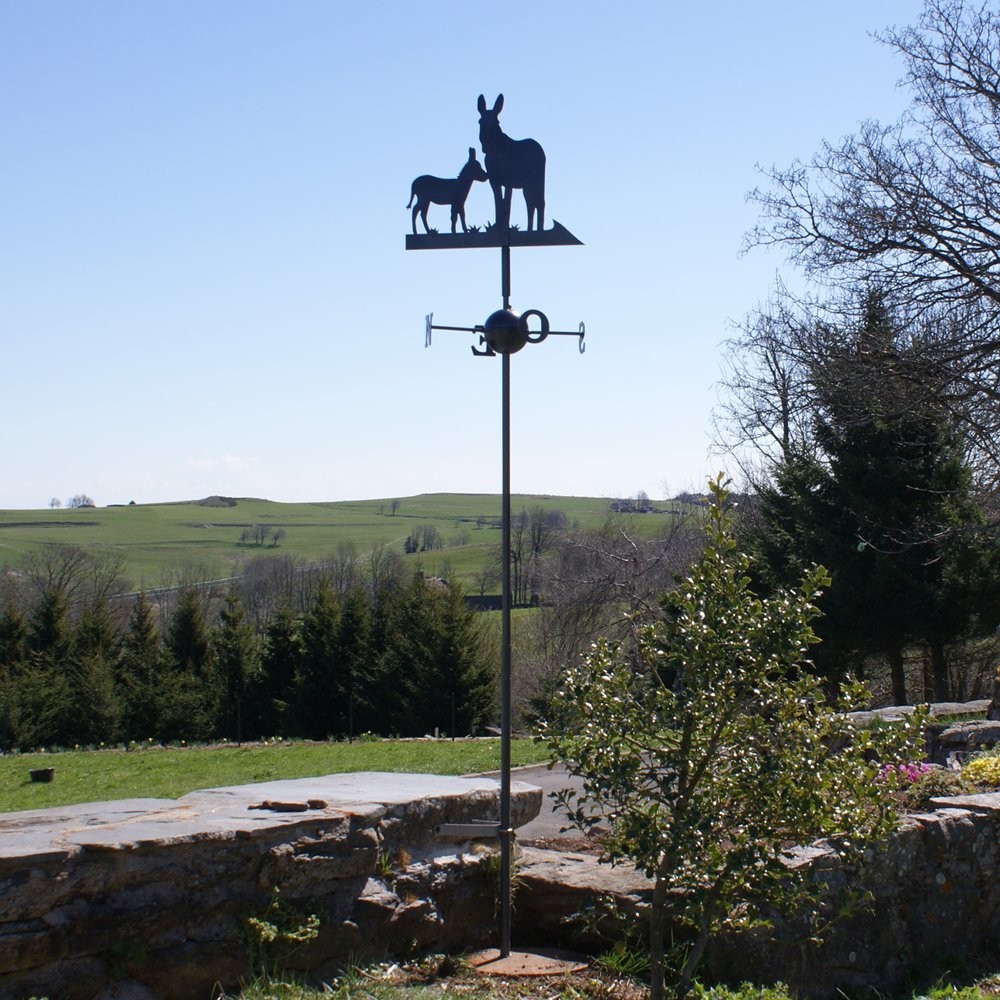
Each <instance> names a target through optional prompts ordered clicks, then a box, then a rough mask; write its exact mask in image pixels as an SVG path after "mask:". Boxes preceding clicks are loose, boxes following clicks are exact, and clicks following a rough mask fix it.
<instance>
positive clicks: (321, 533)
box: [0, 493, 660, 588]
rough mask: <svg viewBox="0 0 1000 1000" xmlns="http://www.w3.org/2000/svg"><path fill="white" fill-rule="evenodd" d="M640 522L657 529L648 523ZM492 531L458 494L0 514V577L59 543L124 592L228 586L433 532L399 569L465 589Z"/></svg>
mask: <svg viewBox="0 0 1000 1000" xmlns="http://www.w3.org/2000/svg"><path fill="white" fill-rule="evenodd" d="M535 507H542V508H544V509H545V510H558V511H562V512H563V513H564V514H565V515H566V519H567V523H568V524H569V525H577V526H579V527H582V528H597V527H599V526H600V525H601V524H603V523H604V521H605V520H606V519H607V517H608V500H607V499H605V498H598V497H556V496H542V495H527V494H525V495H516V496H513V497H512V498H511V510H512V512H513V513H514V514H515V515H517V513H519V512H520V511H521V510H530V509H532V508H535ZM650 519H651V520H653V521H656V522H660V518H659V517H656V516H655V515H653V516H652V517H651V518H650ZM644 520H645V519H644ZM499 522H500V497H499V496H498V495H495V494H492V495H491V494H463V493H457V494H446V493H433V494H421V495H419V496H414V497H401V498H396V499H383V500H359V501H341V502H333V503H275V502H273V501H269V500H259V499H252V498H237V499H232V498H219V497H212V498H207V499H205V500H201V501H192V502H182V503H159V504H136V505H128V506H113V507H86V508H80V509H60V510H29V511H15V510H0V567H2V566H5V565H7V566H12V565H16V563H17V562H18V560H19V559H20V558H21V556H22V555H23V553H25V552H26V551H27V550H29V549H31V548H32V547H33V546H37V545H40V544H46V543H58V542H63V543H68V544H71V545H76V546H79V547H81V548H86V549H88V550H106V551H112V552H115V553H120V554H121V556H122V557H123V558H124V560H125V567H126V572H127V573H128V574H129V576H130V578H131V581H132V584H133V585H134V586H135V587H136V588H138V587H149V588H152V587H157V586H160V585H164V584H167V583H170V582H173V581H174V580H175V579H176V576H177V574H178V573H179V572H184V573H186V574H188V575H189V576H191V577H192V578H198V579H224V578H227V577H230V576H235V575H238V574H239V573H240V572H241V567H242V566H243V565H244V564H245V563H246V561H247V560H248V559H252V558H255V557H258V556H266V555H291V556H296V557H299V558H302V559H305V560H309V561H321V560H323V559H324V557H327V556H332V555H334V554H335V553H336V552H337V550H338V549H342V548H343V547H344V546H349V545H353V546H354V547H356V549H357V550H358V551H359V552H366V551H369V550H371V549H372V548H375V547H376V546H379V545H385V546H388V547H390V548H391V549H393V550H394V551H396V552H399V553H400V554H402V553H403V546H404V543H405V541H406V538H407V537H408V535H410V533H411V532H413V531H414V530H419V529H420V528H421V527H423V526H433V527H434V528H436V529H437V532H438V534H439V537H440V540H441V542H442V544H443V547H442V548H436V549H432V550H429V551H424V552H420V553H416V554H413V555H407V556H406V557H405V558H406V560H407V562H410V563H412V564H413V565H419V566H420V567H421V568H422V569H423V570H424V572H426V573H428V574H429V575H447V574H452V575H454V576H455V577H456V578H458V579H460V580H462V581H463V583H465V584H466V586H467V587H469V588H471V584H472V581H473V578H474V576H475V574H476V573H477V571H478V570H479V569H480V568H481V567H482V566H483V565H485V564H486V563H487V562H488V561H489V560H490V558H491V556H492V554H493V552H494V550H495V548H496V546H497V545H498V543H499V540H500V532H499V530H498V529H499ZM257 525H260V526H261V527H262V528H263V529H264V532H266V538H265V540H264V541H263V543H262V544H255V543H254V542H253V541H251V540H246V539H244V540H241V539H243V536H244V535H245V534H247V533H252V531H253V529H254V527H255V526H257ZM276 530H277V531H278V532H279V536H280V537H279V538H278V540H277V543H275V539H274V532H275V531H276Z"/></svg>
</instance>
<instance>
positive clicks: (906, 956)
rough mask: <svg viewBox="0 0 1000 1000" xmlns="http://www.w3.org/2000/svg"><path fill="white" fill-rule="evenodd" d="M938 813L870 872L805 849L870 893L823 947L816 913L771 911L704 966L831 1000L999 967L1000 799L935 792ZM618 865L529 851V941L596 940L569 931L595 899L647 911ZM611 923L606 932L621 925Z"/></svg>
mask: <svg viewBox="0 0 1000 1000" xmlns="http://www.w3.org/2000/svg"><path fill="white" fill-rule="evenodd" d="M933 804H934V806H935V808H934V809H933V811H930V812H927V813H921V814H915V815H909V816H906V817H904V818H903V820H902V822H901V824H900V827H899V830H898V832H897V833H896V835H895V836H894V837H893V838H892V839H891V840H890V841H889V842H888V843H887V844H886V845H885V848H884V849H883V850H879V851H876V852H872V854H871V855H870V856H869V857H868V859H867V861H866V865H865V870H864V871H863V872H860V873H859V872H845V871H844V870H842V868H841V866H840V864H839V860H838V857H837V855H836V853H835V852H834V851H833V850H831V849H830V848H829V847H828V846H825V845H824V844H822V843H817V844H814V845H812V846H810V847H807V848H802V849H800V850H798V851H797V852H796V853H795V855H794V860H793V862H792V863H793V864H796V865H809V866H812V867H813V869H814V870H815V871H816V872H817V877H821V878H823V879H824V880H826V881H829V883H830V885H831V887H832V889H833V892H832V893H831V895H830V897H829V900H830V906H829V908H828V910H827V912H826V916H831V915H833V914H834V913H835V912H836V911H835V907H836V905H837V904H836V900H837V898H838V897H837V896H836V895H835V893H837V892H839V891H841V890H844V889H850V890H853V891H855V892H861V893H868V894H870V896H871V906H870V907H869V908H867V909H861V910H859V911H858V912H857V913H856V914H855V915H854V916H852V917H850V918H849V919H842V920H840V921H838V923H836V924H835V925H834V930H833V931H832V932H830V933H829V935H828V936H827V937H826V938H825V941H824V943H823V944H821V945H817V944H814V943H811V941H810V938H811V936H812V933H813V929H812V926H811V925H810V922H809V920H807V919H804V918H803V919H799V920H783V919H781V918H780V917H778V916H777V915H774V916H773V926H772V927H771V928H770V929H766V930H759V931H755V932H753V933H742V934H734V935H732V936H727V937H720V938H718V939H716V940H715V941H713V943H712V945H711V946H710V948H709V952H708V954H707V955H706V959H705V964H704V966H703V969H702V973H703V974H704V976H705V977H707V978H709V979H713V978H714V979H718V980H721V981H723V982H728V983H730V984H732V985H738V984H739V983H741V982H744V981H747V980H749V981H755V982H759V983H773V982H775V981H784V982H785V983H786V984H788V985H789V986H790V987H791V988H792V989H793V991H794V992H795V994H796V995H798V996H801V997H806V998H814V1000H832V998H835V997H842V996H843V995H845V994H846V995H848V996H850V995H860V994H862V993H869V992H870V991H871V990H872V989H874V990H877V991H879V992H880V993H882V994H890V995H891V994H894V993H897V992H899V991H906V990H909V989H911V988H912V986H913V985H914V983H917V984H921V985H926V984H928V983H930V982H933V981H934V980H936V979H937V978H938V977H939V976H941V975H942V974H944V973H947V972H949V971H952V972H961V971H968V970H970V969H973V968H977V967H985V968H986V969H988V970H989V971H996V970H997V969H998V968H1000V880H998V879H997V872H998V871H1000V794H991V795H970V796H963V797H956V798H947V799H937V800H935V801H934V803H933ZM613 871H614V870H613V869H611V870H609V869H608V866H604V865H599V864H598V863H597V859H596V858H594V857H592V856H587V855H553V854H551V852H545V851H525V852H524V858H523V862H522V867H521V872H520V877H521V881H522V884H523V888H522V890H521V893H520V894H519V896H518V901H517V917H518V929H519V933H520V935H521V937H522V938H525V939H527V940H539V939H546V940H549V941H551V942H553V943H555V942H558V943H561V944H563V945H575V946H576V947H595V946H597V945H598V944H599V940H598V939H597V938H596V937H595V936H594V935H593V934H590V935H589V936H581V935H580V934H579V933H573V931H572V930H571V929H570V928H571V927H572V926H573V921H572V916H573V914H574V912H577V911H580V910H582V909H583V908H584V907H587V906H588V905H593V903H594V901H595V899H596V898H597V896H598V895H599V894H601V895H603V896H605V897H611V898H615V899H616V901H617V903H618V905H619V907H620V909H621V911H622V912H623V913H625V914H633V915H634V914H642V913H643V912H644V911H645V909H646V908H647V907H648V905H649V899H650V896H651V884H650V883H649V882H648V881H647V880H645V879H643V878H642V877H641V876H638V875H637V874H636V873H635V872H634V871H623V872H622V874H621V876H620V878H619V879H618V880H617V881H616V879H615V878H614V876H613V874H612V873H613ZM621 926H622V925H621V924H616V923H615V922H614V921H611V920H607V921H605V922H604V924H603V926H602V927H601V931H602V933H603V934H604V935H606V936H613V935H614V934H615V933H620V932H621Z"/></svg>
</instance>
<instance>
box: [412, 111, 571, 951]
mask: <svg viewBox="0 0 1000 1000" xmlns="http://www.w3.org/2000/svg"><path fill="white" fill-rule="evenodd" d="M502 108H503V95H502V94H501V95H500V96H499V97H498V98H497V100H496V103H495V104H494V106H493V108H492V110H491V109H489V108H487V106H486V101H485V99H484V98H483V97H482V96H480V98H479V114H480V118H479V141H480V144H481V146H482V151H483V153H484V154H485V160H484V162H485V172H486V180H488V181H489V184H490V187H491V188H492V189H493V196H494V203H495V208H496V218H495V222H494V223H493V224H492V225H487V226H486V228H485V230H480V229H479V228H478V227H476V226H474V227H472V229H471V230H468V229H466V224H465V199H466V197H467V196H468V193H469V189H470V188H471V186H472V183H474V181H475V180H482V179H483V178H482V177H481V176H480V175H479V172H478V170H476V167H477V166H478V165H477V162H476V159H475V150H474V148H473V149H470V150H469V159H468V161H467V162H466V164H465V165H464V166H463V170H462V171H461V172H460V174H459V177H458V178H456V179H455V180H454V181H452V180H442V179H441V178H437V177H431V176H429V175H422V176H421V177H418V178H417V179H416V180H414V182H413V187H412V190H411V197H410V202H411V204H412V203H413V201H414V199H416V206H415V207H414V208H413V217H412V223H413V233H412V235H409V236H407V237H406V249H407V250H445V249H473V248H483V247H499V249H500V291H501V298H502V302H503V305H502V307H501V308H500V309H498V310H496V311H495V312H493V313H491V314H490V315H489V316H488V317H487V318H486V320H485V322H483V323H482V324H477V325H476V326H443V325H440V324H435V323H434V314H433V313H430V314H428V316H427V318H426V326H425V333H424V346H425V347H430V346H431V336H432V332H433V331H434V330H447V331H455V332H461V333H471V334H474V335H478V338H479V339H478V345H479V346H476V345H475V344H474V345H473V346H472V353H473V354H474V355H475V356H476V357H495V356H496V355H497V354H499V355H500V357H501V359H502V364H501V419H500V426H501V433H500V436H501V480H502V504H503V506H502V512H501V528H502V535H503V539H502V543H501V544H502V549H503V560H502V562H503V604H502V616H503V617H502V634H501V664H500V671H501V674H500V821H499V825H498V826H497V827H495V828H494V827H492V825H491V824H482V825H477V826H476V828H475V829H476V830H481V829H489V830H490V831H491V832H492V833H495V835H496V836H497V837H498V838H499V841H500V928H499V930H500V949H499V951H500V957H501V958H507V957H508V956H509V955H510V922H511V920H510V918H511V854H512V846H513V840H514V830H513V829H512V827H511V794H510V740H511V663H510V659H511V657H510V650H511V633H510V611H511V572H510V524H511V519H510V356H511V355H512V354H516V353H517V352H518V351H519V350H521V348H522V347H524V346H525V344H540V343H541V342H542V341H543V340H545V339H546V338H548V337H577V338H579V339H578V348H579V351H580V353H581V354H583V353H584V350H585V349H586V345H585V344H584V334H585V332H586V331H585V329H584V325H583V323H581V324H580V326H579V329H577V330H573V331H570V330H552V329H550V328H549V320H548V317H547V316H546V315H545V314H544V313H543V312H541V311H540V310H538V309H528V310H526V311H525V312H524V313H522V314H520V315H518V314H517V313H516V312H514V311H513V310H512V309H511V307H510V248H511V247H512V246H517V247H530V246H581V245H582V244H581V241H580V240H578V239H577V238H576V237H575V236H574V235H573V234H572V233H571V232H570V231H569V230H568V229H566V227H565V226H562V225H560V223H558V222H553V224H552V228H551V229H544V228H543V219H544V211H545V202H544V191H545V153H544V152H543V151H542V147H541V146H539V144H538V143H537V142H535V140H534V139H511V138H510V137H509V136H507V135H505V134H504V133H503V132H502V131H501V129H500V125H499V122H498V120H497V119H498V115H499V114H500V111H501V109H502ZM470 175H471V176H470ZM515 188H517V189H520V190H522V191H523V193H524V199H525V205H526V207H527V210H528V229H527V231H521V230H519V229H517V228H516V227H513V226H511V225H510V205H511V194H512V192H513V189H515ZM432 204H433V205H450V206H451V230H452V231H451V233H447V234H446V233H438V232H436V231H434V230H430V229H428V228H427V209H428V207H429V205H432ZM407 207H409V206H407ZM418 215H419V217H420V218H421V219H422V221H423V223H424V229H425V232H424V233H422V234H418V233H417V217H418ZM459 220H460V221H461V224H462V232H461V233H456V232H455V229H456V225H457V223H458V221H459ZM533 221H535V222H536V223H537V226H536V227H533V226H532V222H533ZM533 320H534V321H537V323H538V326H537V327H536V328H534V329H533V328H532V326H531V323H532V321H533ZM484 345H485V346H484ZM439 832H440V833H442V834H443V835H445V836H449V835H450V836H469V830H468V829H467V825H465V826H461V829H459V827H458V826H455V827H454V828H453V829H452V828H450V825H448V824H446V825H445V826H443V827H441V828H439Z"/></svg>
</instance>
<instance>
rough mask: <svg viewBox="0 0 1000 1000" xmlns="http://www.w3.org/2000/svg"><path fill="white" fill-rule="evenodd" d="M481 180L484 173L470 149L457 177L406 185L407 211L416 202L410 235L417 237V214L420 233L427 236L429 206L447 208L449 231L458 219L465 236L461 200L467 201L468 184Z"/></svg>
mask: <svg viewBox="0 0 1000 1000" xmlns="http://www.w3.org/2000/svg"><path fill="white" fill-rule="evenodd" d="M484 180H486V171H485V170H483V168H482V166H480V163H479V161H478V160H477V159H476V150H475V149H474V148H473V147H472V146H470V147H469V158H468V160H466V161H465V164H464V165H463V167H462V169H461V170H460V171H459V173H458V176H457V177H455V178H445V177H432V176H431V175H430V174H422V175H421V176H420V177H418V178H417V179H416V180H415V181H414V182H413V183H412V184H411V185H410V200H409V201H408V202H407V203H406V207H407V208H409V207H410V205H413V199H414V198H416V199H417V203H416V205H413V235H414V236H416V235H417V215H418V214H419V215H420V218H421V219H423V220H424V232H425V233H429V232H430V229H428V228H427V209H428V208H429V207H430V206H431V205H451V231H452V232H455V223H456V222H457V221H458V220H459V219H461V220H462V232H463V233H465V232H468V230H467V229H466V227H465V199H466V198H468V197H469V190H470V189H471V187H472V182H473V181H484Z"/></svg>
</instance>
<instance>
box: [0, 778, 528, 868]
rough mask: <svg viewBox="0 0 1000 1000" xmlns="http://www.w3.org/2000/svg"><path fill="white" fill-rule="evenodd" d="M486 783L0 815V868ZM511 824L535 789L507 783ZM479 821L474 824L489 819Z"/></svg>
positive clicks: (357, 810) (223, 832)
mask: <svg viewBox="0 0 1000 1000" xmlns="http://www.w3.org/2000/svg"><path fill="white" fill-rule="evenodd" d="M498 788H499V782H498V781H497V780H496V779H495V778H491V777H449V776H439V775H429V774H395V773H387V772H379V771H363V772H353V773H349V774H327V775H321V776H319V777H314V778H296V779H290V780H287V781H265V782H260V783H258V784H250V785H234V786H230V787H223V788H209V789H202V790H199V791H194V792H189V793H188V794H187V795H184V796H182V797H181V798H179V799H121V800H116V801H112V802H88V803H81V804H78V805H70V806H54V807H51V808H48V809H35V810H26V811H23V812H12V813H0V863H3V864H4V866H5V867H9V866H10V865H11V864H12V863H14V864H17V863H18V862H19V861H23V860H28V859H34V860H36V861H37V860H41V859H46V860H49V859H58V858H60V857H69V856H71V855H73V854H76V853H78V852H80V851H83V850H105V851H107V850H128V849H130V848H133V847H137V846H140V845H143V844H150V843H158V844H169V843H182V842H185V841H193V840H201V839H214V838H225V837H234V836H254V835H256V834H257V833H261V832H267V831H272V830H278V829H280V828H282V827H287V826H293V825H296V824H301V823H302V822H303V820H307V819H311V818H317V819H323V818H333V817H344V816H366V815H369V814H371V813H373V812H380V811H384V810H385V809H387V808H392V807H400V806H405V805H407V804H409V803H415V802H419V801H423V800H428V799H433V800H442V799H452V798H462V799H465V798H470V797H471V798H479V797H482V798H484V799H488V798H490V797H491V796H492V797H496V796H497V794H498ZM511 801H512V805H511V812H512V822H513V823H514V824H515V825H521V824H523V823H526V822H528V821H529V820H531V819H533V818H534V817H535V816H536V815H537V814H538V811H539V808H540V805H541V793H540V790H538V789H536V788H534V787H533V786H531V785H528V784H525V783H524V782H511ZM495 818H496V817H495V816H483V817H482V819H484V820H489V819H495Z"/></svg>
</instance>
